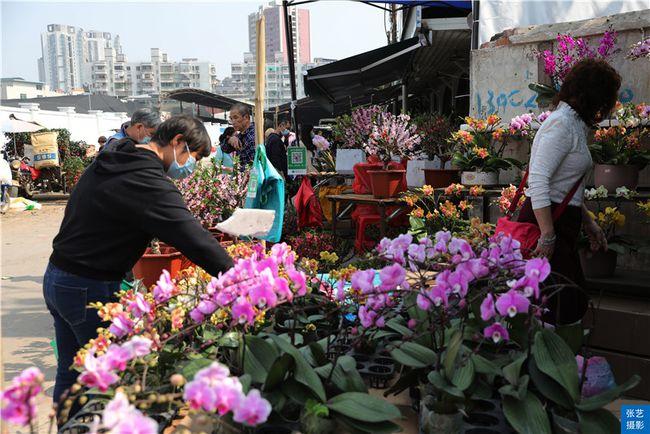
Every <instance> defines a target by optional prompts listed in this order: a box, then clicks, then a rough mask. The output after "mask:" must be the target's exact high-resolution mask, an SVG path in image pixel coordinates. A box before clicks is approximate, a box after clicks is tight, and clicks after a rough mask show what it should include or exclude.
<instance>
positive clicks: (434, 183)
mask: <svg viewBox="0 0 650 434" xmlns="http://www.w3.org/2000/svg"><path fill="white" fill-rule="evenodd" d="M458 181H460V170H458V169H424V182H426V184H427V185H430V186H431V187H433V188H444V187H448V186H449V185H450V184H453V183H455V182H458Z"/></svg>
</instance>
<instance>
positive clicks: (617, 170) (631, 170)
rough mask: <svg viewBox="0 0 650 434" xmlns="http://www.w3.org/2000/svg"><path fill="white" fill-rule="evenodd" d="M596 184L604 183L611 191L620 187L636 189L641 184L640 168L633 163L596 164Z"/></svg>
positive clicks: (597, 185)
mask: <svg viewBox="0 0 650 434" xmlns="http://www.w3.org/2000/svg"><path fill="white" fill-rule="evenodd" d="M594 184H596V187H599V186H601V185H604V186H605V188H606V189H607V191H609V192H610V193H614V192H615V191H616V189H617V188H618V187H627V188H629V189H630V190H634V189H636V188H637V186H638V185H639V168H638V167H637V166H634V165H632V164H621V165H614V164H596V165H595V166H594Z"/></svg>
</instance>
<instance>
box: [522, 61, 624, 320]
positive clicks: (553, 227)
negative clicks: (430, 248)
mask: <svg viewBox="0 0 650 434" xmlns="http://www.w3.org/2000/svg"><path fill="white" fill-rule="evenodd" d="M620 86H621V77H620V75H619V74H618V73H617V72H616V70H615V69H614V68H612V67H611V66H610V65H609V64H608V63H607V62H605V61H603V60H596V59H585V60H582V61H580V62H578V63H576V64H575V65H574V66H573V68H572V69H571V71H569V73H568V74H567V76H566V78H565V79H564V82H563V84H562V88H561V89H560V92H559V93H558V95H557V96H556V98H555V104H556V106H557V107H556V109H555V111H554V112H553V113H551V115H550V116H549V117H548V118H547V119H546V120H545V121H544V122H543V123H542V126H541V127H540V129H539V131H538V132H537V134H536V136H535V140H534V141H533V146H532V150H531V155H530V163H529V165H528V169H529V176H528V190H527V191H526V196H527V198H526V201H525V203H524V205H523V207H522V210H521V211H520V214H519V221H521V222H529V223H535V224H537V225H538V226H539V228H540V231H541V237H540V239H539V242H538V245H537V248H536V250H535V252H534V254H535V255H537V256H544V257H547V258H549V260H550V263H551V269H552V270H553V272H554V273H558V274H559V275H561V276H564V277H565V278H567V279H569V281H571V282H573V283H575V284H577V285H580V286H581V285H582V283H583V280H584V277H583V275H582V269H581V267H580V260H579V257H578V246H577V242H578V237H579V234H580V229H581V228H582V229H583V230H584V232H585V234H586V235H587V237H588V238H589V241H590V246H591V249H592V250H594V251H595V250H598V249H605V250H606V249H607V240H606V239H605V235H604V233H603V231H602V230H601V229H600V227H599V226H598V225H597V224H596V222H595V221H594V220H593V219H592V218H591V217H590V215H589V214H588V212H587V208H586V206H585V204H584V202H583V193H584V185H585V178H586V176H585V175H587V173H588V171H589V170H590V169H591V167H592V160H591V154H590V152H589V148H588V146H587V135H588V134H589V131H590V129H591V127H592V126H593V125H594V124H596V123H598V122H600V121H601V120H602V119H604V118H606V117H607V116H608V115H609V113H610V112H611V110H612V109H613V108H614V105H615V104H616V99H617V95H618V90H619V88H620ZM576 185H577V189H576V190H575V194H574V195H573V197H572V198H571V200H570V202H569V204H568V206H567V208H566V209H565V211H564V212H563V213H562V215H561V216H560V217H559V218H557V220H556V221H555V222H554V221H553V216H552V212H553V210H554V209H555V208H556V207H557V206H559V204H560V203H561V202H562V201H563V200H564V198H565V197H567V196H569V195H570V192H571V191H572V189H573V188H574V187H575V186H576ZM549 308H550V309H551V311H552V314H553V315H554V317H555V320H556V321H554V322H560V323H564V324H566V323H569V322H575V321H578V320H580V319H581V318H582V317H583V316H584V313H585V312H586V309H587V298H586V296H584V295H583V292H582V291H580V290H579V289H577V288H573V290H572V289H570V288H565V289H564V290H563V291H561V293H560V296H559V297H554V298H553V299H551V300H550V301H549Z"/></svg>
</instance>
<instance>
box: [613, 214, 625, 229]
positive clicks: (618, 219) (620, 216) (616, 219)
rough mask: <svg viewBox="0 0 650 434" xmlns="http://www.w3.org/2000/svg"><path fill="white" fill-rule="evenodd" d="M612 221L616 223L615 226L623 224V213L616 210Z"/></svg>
mask: <svg viewBox="0 0 650 434" xmlns="http://www.w3.org/2000/svg"><path fill="white" fill-rule="evenodd" d="M614 223H616V226H618V227H621V226H623V225H625V215H624V214H622V213H620V212H618V211H617V212H616V213H615V214H614Z"/></svg>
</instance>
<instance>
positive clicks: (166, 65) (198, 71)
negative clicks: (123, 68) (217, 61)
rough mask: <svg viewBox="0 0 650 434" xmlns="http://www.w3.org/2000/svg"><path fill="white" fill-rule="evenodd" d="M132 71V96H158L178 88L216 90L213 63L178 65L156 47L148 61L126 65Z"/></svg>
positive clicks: (186, 60)
mask: <svg viewBox="0 0 650 434" xmlns="http://www.w3.org/2000/svg"><path fill="white" fill-rule="evenodd" d="M128 66H129V68H130V72H131V81H132V83H133V85H132V93H131V95H151V94H160V93H161V92H168V91H171V90H174V89H180V88H186V87H189V88H194V89H203V90H207V91H210V92H214V91H215V90H216V87H217V85H218V84H219V80H218V79H217V69H216V66H215V65H214V64H213V63H210V62H202V61H199V60H198V59H196V58H183V59H181V61H180V62H175V61H171V60H169V58H168V57H167V53H165V52H164V51H162V50H161V49H159V48H152V49H151V59H150V60H149V61H146V62H137V63H129V64H128Z"/></svg>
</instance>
